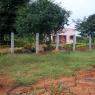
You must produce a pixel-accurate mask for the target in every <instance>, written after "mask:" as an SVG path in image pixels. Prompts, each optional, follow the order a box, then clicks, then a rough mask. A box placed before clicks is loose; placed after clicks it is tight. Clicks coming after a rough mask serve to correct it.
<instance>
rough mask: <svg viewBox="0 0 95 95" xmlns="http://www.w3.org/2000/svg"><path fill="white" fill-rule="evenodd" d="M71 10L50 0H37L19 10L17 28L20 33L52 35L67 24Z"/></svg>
mask: <svg viewBox="0 0 95 95" xmlns="http://www.w3.org/2000/svg"><path fill="white" fill-rule="evenodd" d="M69 16H70V12H69V11H67V10H65V9H63V8H61V7H60V6H59V5H57V4H55V3H53V2H51V1H49V0H37V1H35V2H33V3H31V4H30V5H29V6H26V7H22V8H21V9H20V10H19V12H18V17H17V20H16V29H17V31H18V32H19V33H20V34H23V35H25V34H31V33H33V34H35V33H37V32H38V33H40V34H42V35H44V34H47V35H50V34H51V32H52V31H53V30H54V31H58V30H59V29H60V28H63V27H64V24H67V22H68V17H69Z"/></svg>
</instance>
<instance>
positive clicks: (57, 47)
mask: <svg viewBox="0 0 95 95" xmlns="http://www.w3.org/2000/svg"><path fill="white" fill-rule="evenodd" d="M58 50H59V33H58V32H57V34H56V51H58Z"/></svg>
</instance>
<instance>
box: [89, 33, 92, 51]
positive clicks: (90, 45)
mask: <svg viewBox="0 0 95 95" xmlns="http://www.w3.org/2000/svg"><path fill="white" fill-rule="evenodd" d="M91 40H92V38H91V35H89V50H91V49H92V43H91Z"/></svg>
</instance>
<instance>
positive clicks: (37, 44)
mask: <svg viewBox="0 0 95 95" xmlns="http://www.w3.org/2000/svg"><path fill="white" fill-rule="evenodd" d="M38 53H39V33H36V54H38Z"/></svg>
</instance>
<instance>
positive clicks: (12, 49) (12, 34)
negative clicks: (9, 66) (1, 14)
mask: <svg viewBox="0 0 95 95" xmlns="http://www.w3.org/2000/svg"><path fill="white" fill-rule="evenodd" d="M11 54H14V32H11Z"/></svg>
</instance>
